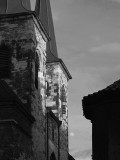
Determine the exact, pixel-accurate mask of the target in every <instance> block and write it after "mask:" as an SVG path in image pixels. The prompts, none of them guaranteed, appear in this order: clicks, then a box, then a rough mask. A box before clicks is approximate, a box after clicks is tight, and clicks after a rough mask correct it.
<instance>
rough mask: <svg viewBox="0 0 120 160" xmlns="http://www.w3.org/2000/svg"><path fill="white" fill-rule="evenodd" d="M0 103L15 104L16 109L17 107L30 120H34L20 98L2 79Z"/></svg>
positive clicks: (0, 83) (0, 82) (0, 81)
mask: <svg viewBox="0 0 120 160" xmlns="http://www.w3.org/2000/svg"><path fill="white" fill-rule="evenodd" d="M0 103H1V104H2V105H13V104H16V105H17V106H18V108H17V109H19V110H20V112H23V114H24V115H26V117H27V118H28V119H29V120H30V121H31V122H34V118H33V116H32V115H31V114H30V113H29V112H28V110H27V109H26V107H25V106H24V104H23V103H22V102H21V100H20V99H19V98H18V96H17V95H16V94H15V93H14V92H13V91H12V89H11V88H10V87H9V86H8V84H7V83H6V82H5V81H4V80H0Z"/></svg>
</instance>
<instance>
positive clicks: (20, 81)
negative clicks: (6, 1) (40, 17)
mask: <svg viewBox="0 0 120 160" xmlns="http://www.w3.org/2000/svg"><path fill="white" fill-rule="evenodd" d="M33 19H34V17H33V16H32V15H20V16H15V17H9V18H5V17H4V18H3V19H1V23H0V31H1V32H0V43H5V44H6V45H9V47H11V48H12V55H11V63H10V70H11V71H10V72H11V73H10V77H9V78H6V79H5V80H6V82H7V83H8V85H9V86H10V87H11V88H12V90H13V91H14V92H15V93H16V94H17V96H18V97H19V98H20V99H21V101H22V102H23V103H24V104H25V105H26V107H27V109H28V110H29V111H30V112H31V114H32V115H33V116H34V118H35V123H34V124H33V127H32V143H33V144H32V149H33V152H34V156H33V158H34V159H35V160H38V159H40V158H41V159H42V160H45V159H46V156H45V152H46V138H45V136H46V135H45V129H46V123H45V72H46V70H45V62H46V41H45V39H44V38H43V35H44V34H43V33H42V31H41V29H40V26H39V25H38V24H37V21H36V20H35V19H34V20H33ZM36 50H37V55H38V57H39V60H38V63H39V68H38V69H39V72H38V88H36V87H35V52H36ZM20 145H21V144H20ZM28 145H29V144H28ZM19 154H20V155H21V156H20V157H21V158H18V157H17V159H19V160H22V158H23V157H26V154H27V153H19ZM26 159H27V157H26ZM30 160H31V159H30Z"/></svg>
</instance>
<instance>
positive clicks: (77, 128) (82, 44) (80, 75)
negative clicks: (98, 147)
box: [50, 0, 120, 160]
mask: <svg viewBox="0 0 120 160" xmlns="http://www.w3.org/2000/svg"><path fill="white" fill-rule="evenodd" d="M50 1H51V6H52V12H53V19H54V26H55V33H56V40H57V47H58V53H59V57H60V58H62V59H63V61H64V62H65V64H66V65H67V67H68V69H69V71H70V73H71V74H72V77H73V79H72V80H71V81H70V83H69V137H70V153H71V154H72V155H73V156H74V157H75V158H76V160H90V155H91V146H92V144H91V140H92V139H91V123H90V121H88V120H86V119H85V118H84V117H83V112H82V105H81V100H82V98H83V96H85V95H88V94H90V93H93V92H96V91H98V90H100V89H103V88H104V87H106V86H108V85H110V84H111V83H113V82H114V81H116V80H118V79H119V77H120V0H50Z"/></svg>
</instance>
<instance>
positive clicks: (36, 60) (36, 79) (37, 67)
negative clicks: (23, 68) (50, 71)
mask: <svg viewBox="0 0 120 160" xmlns="http://www.w3.org/2000/svg"><path fill="white" fill-rule="evenodd" d="M38 69H39V57H38V53H37V52H35V87H36V89H38Z"/></svg>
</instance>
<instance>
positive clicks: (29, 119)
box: [0, 0, 72, 160]
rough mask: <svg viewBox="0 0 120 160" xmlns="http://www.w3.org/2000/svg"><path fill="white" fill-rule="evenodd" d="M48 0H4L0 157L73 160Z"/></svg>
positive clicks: (64, 72) (64, 76) (62, 69)
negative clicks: (70, 151)
mask: <svg viewBox="0 0 120 160" xmlns="http://www.w3.org/2000/svg"><path fill="white" fill-rule="evenodd" d="M70 79H72V77H71V74H70V73H69V71H68V69H67V67H66V65H65V64H64V62H63V60H62V59H60V58H59V56H58V51H57V46H56V39H55V32H54V25H53V19H52V13H51V6H50V1H49V0H0V159H1V160H69V159H72V156H70V154H69V143H68V82H69V80H70Z"/></svg>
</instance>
